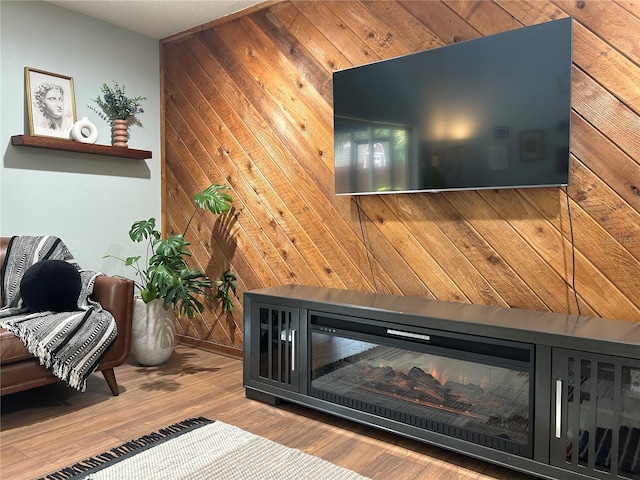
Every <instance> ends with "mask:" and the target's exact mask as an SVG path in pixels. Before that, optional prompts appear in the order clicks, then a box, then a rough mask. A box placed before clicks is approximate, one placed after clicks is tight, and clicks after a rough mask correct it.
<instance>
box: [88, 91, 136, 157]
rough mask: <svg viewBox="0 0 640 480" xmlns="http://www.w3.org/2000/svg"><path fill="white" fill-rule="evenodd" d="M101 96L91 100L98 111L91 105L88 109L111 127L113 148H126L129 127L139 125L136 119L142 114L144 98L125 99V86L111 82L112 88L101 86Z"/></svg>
mask: <svg viewBox="0 0 640 480" xmlns="http://www.w3.org/2000/svg"><path fill="white" fill-rule="evenodd" d="M100 90H101V92H102V96H100V95H98V96H97V97H96V98H92V99H91V100H92V101H93V102H95V103H96V104H97V105H98V107H100V110H98V109H97V108H95V107H94V106H92V105H89V108H90V109H91V110H93V111H94V112H96V113H97V114H98V117H100V118H101V119H102V120H104V121H106V122H107V123H108V124H109V125H111V144H112V145H113V146H115V147H127V146H128V144H127V142H128V140H129V125H141V123H140V121H139V120H138V119H137V118H136V115H137V114H138V113H144V109H143V108H142V106H141V104H142V101H143V100H147V98H146V97H141V96H138V97H127V95H126V93H125V86H124V85H122V84H119V83H118V82H116V81H115V80H114V81H113V87H111V86H109V85H107V84H106V83H103V84H102V87H101V88H100Z"/></svg>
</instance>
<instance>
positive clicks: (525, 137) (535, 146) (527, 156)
mask: <svg viewBox="0 0 640 480" xmlns="http://www.w3.org/2000/svg"><path fill="white" fill-rule="evenodd" d="M520 159H521V160H542V130H531V131H528V132H520Z"/></svg>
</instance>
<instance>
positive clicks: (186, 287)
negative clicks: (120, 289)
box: [106, 184, 236, 366]
mask: <svg viewBox="0 0 640 480" xmlns="http://www.w3.org/2000/svg"><path fill="white" fill-rule="evenodd" d="M228 189H229V187H227V186H226V185H216V184H212V185H209V186H208V187H207V188H205V189H204V190H203V191H202V192H200V193H198V194H196V195H195V196H194V197H193V201H194V204H195V208H194V210H193V213H192V214H191V217H190V218H189V221H188V222H187V225H186V227H185V229H184V232H183V233H179V234H175V235H171V236H169V237H167V238H163V237H162V234H161V233H160V232H159V231H158V230H157V229H156V220H155V218H149V219H148V220H139V221H136V222H134V223H133V225H131V229H130V230H129V238H130V239H131V240H132V241H134V242H146V243H147V255H146V258H145V259H144V263H141V262H142V261H143V260H142V256H141V255H138V256H134V257H127V258H120V257H117V256H115V255H106V256H107V257H112V258H117V259H118V260H121V261H122V262H124V264H125V266H127V267H131V268H133V269H134V270H135V272H136V277H137V278H136V279H135V280H134V281H135V284H136V287H137V289H138V291H139V299H137V300H136V304H135V306H134V319H133V329H132V338H131V351H132V353H133V356H134V358H135V359H136V360H137V361H138V362H139V363H140V364H142V365H147V366H150V365H160V364H161V363H164V362H165V361H166V360H167V359H168V358H169V356H170V355H171V352H172V351H173V346H174V337H175V315H185V316H186V317H187V318H193V317H194V316H195V315H196V314H197V313H202V312H203V311H204V304H203V303H202V300H203V299H204V298H206V299H209V300H214V299H216V298H217V299H219V300H220V301H221V307H222V310H223V311H224V312H229V311H231V310H232V309H233V303H232V301H231V293H235V281H236V276H235V275H234V274H233V273H231V272H230V271H229V270H226V271H225V272H223V273H222V274H221V275H220V279H219V280H217V281H215V282H212V281H211V279H210V278H209V277H208V276H207V275H206V274H205V273H204V272H203V271H202V270H200V269H199V268H191V267H189V265H188V264H187V258H188V257H190V256H191V252H190V251H189V249H188V248H187V247H188V246H189V245H190V244H189V242H188V241H187V240H186V239H185V235H186V234H187V231H188V230H189V226H190V225H191V220H192V219H193V217H194V216H195V214H196V213H197V210H198V208H200V209H203V210H208V211H210V212H211V213H213V214H222V213H225V212H227V211H228V210H229V209H230V208H231V203H232V198H231V195H229V193H228ZM214 286H215V290H216V293H215V295H213V294H212V293H213V287H214Z"/></svg>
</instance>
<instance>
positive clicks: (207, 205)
mask: <svg viewBox="0 0 640 480" xmlns="http://www.w3.org/2000/svg"><path fill="white" fill-rule="evenodd" d="M225 190H229V187H228V186H226V185H216V184H213V185H209V186H208V187H207V188H205V189H204V190H203V191H202V192H200V193H197V194H196V195H194V197H193V201H194V202H195V204H196V205H197V206H198V207H200V208H202V209H203V210H209V211H210V212H211V213H214V214H220V213H224V212H227V211H229V209H230V208H231V202H232V201H233V199H232V198H231V195H229V194H228V193H226V192H225Z"/></svg>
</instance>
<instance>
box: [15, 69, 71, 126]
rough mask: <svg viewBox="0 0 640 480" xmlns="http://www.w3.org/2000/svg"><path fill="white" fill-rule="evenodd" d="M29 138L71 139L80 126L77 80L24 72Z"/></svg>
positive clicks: (42, 71) (30, 70) (35, 72)
mask: <svg viewBox="0 0 640 480" xmlns="http://www.w3.org/2000/svg"><path fill="white" fill-rule="evenodd" d="M24 76H25V86H26V88H25V91H26V94H27V113H28V115H29V135H38V136H41V137H56V138H67V139H68V138H69V134H70V132H71V128H72V127H73V124H74V123H75V122H76V100H75V98H74V92H73V78H71V77H68V76H66V75H60V74H57V73H51V72H45V71H44V70H37V69H35V68H29V67H25V68H24Z"/></svg>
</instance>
